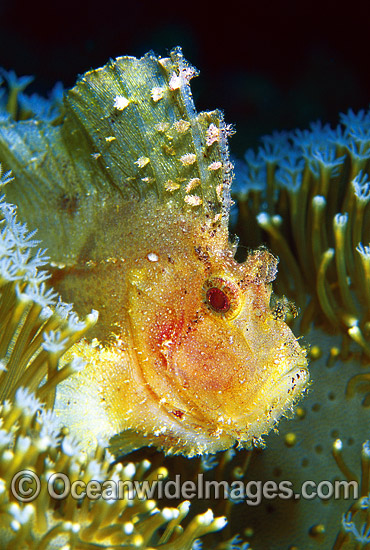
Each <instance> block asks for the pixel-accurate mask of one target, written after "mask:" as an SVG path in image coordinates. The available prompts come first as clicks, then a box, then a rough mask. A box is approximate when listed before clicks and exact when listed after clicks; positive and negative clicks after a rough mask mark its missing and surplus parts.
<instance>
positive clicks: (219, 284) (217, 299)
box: [203, 277, 241, 318]
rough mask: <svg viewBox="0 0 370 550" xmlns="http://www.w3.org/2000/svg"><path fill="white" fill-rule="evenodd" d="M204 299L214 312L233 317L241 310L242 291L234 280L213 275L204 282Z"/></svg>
mask: <svg viewBox="0 0 370 550" xmlns="http://www.w3.org/2000/svg"><path fill="white" fill-rule="evenodd" d="M203 301H204V303H205V305H206V306H207V307H208V309H210V310H211V311H212V312H214V313H216V314H218V315H220V316H222V317H227V318H232V317H235V316H236V315H237V314H238V313H239V311H240V306H241V291H240V288H239V287H238V286H237V285H236V284H235V283H234V282H232V281H229V280H226V279H224V278H223V277H211V278H209V279H207V280H206V281H205V283H204V286H203Z"/></svg>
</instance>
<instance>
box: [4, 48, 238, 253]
mask: <svg viewBox="0 0 370 550" xmlns="http://www.w3.org/2000/svg"><path fill="white" fill-rule="evenodd" d="M195 75H196V71H195V69H194V68H193V67H191V66H190V65H189V64H188V63H187V62H186V61H185V59H184V58H183V56H182V53H181V50H180V49H179V48H177V49H175V50H173V51H172V52H171V54H170V57H168V58H160V57H156V56H155V55H154V54H152V53H149V54H147V55H145V56H144V57H142V58H141V59H136V58H134V57H120V58H117V59H116V60H112V61H110V62H109V63H108V64H107V65H106V66H104V67H102V68H100V69H96V70H92V71H89V72H87V73H86V74H85V75H83V76H82V77H81V78H80V79H79V81H78V82H77V84H76V85H75V86H74V87H73V88H72V89H71V90H70V91H69V92H67V93H66V95H65V98H64V113H63V116H61V117H60V119H59V120H58V121H57V122H54V123H53V122H50V121H44V120H37V119H31V120H26V121H19V122H14V121H7V122H3V123H2V124H1V125H0V161H1V162H3V163H4V164H5V167H6V168H7V169H12V170H13V174H14V176H15V178H16V179H15V182H12V183H11V184H9V185H8V186H7V187H6V189H5V194H6V196H7V199H8V200H10V201H12V202H14V203H16V204H17V205H18V209H19V215H20V216H21V217H22V218H23V219H24V220H25V221H26V222H27V223H28V224H29V226H30V227H38V229H39V231H38V236H39V237H40V238H41V239H42V241H43V243H44V245H45V246H47V247H48V248H49V250H50V252H51V254H52V257H53V260H55V261H56V262H64V261H65V262H66V263H67V264H68V263H73V261H74V260H75V259H76V258H77V257H78V256H79V254H80V252H81V250H82V249H83V248H84V246H85V241H86V236H88V235H90V234H91V233H92V232H94V226H95V224H96V223H99V218H100V216H101V211H102V209H104V208H106V209H107V208H109V203H111V204H114V205H119V204H124V203H125V201H127V200H132V199H135V200H137V199H140V200H142V199H145V198H146V197H147V196H151V197H156V198H157V200H158V201H162V202H164V203H166V202H168V203H171V207H172V208H174V209H179V210H181V211H183V212H187V211H190V212H191V215H192V216H200V217H201V218H204V219H206V218H207V219H211V220H213V221H215V220H217V223H218V224H221V225H222V226H223V227H224V229H225V231H227V223H228V215H229V209H230V183H231V164H230V162H229V158H228V147H227V133H228V129H227V127H226V126H225V123H224V121H223V116H222V114H221V113H220V112H219V111H212V112H201V113H199V114H198V113H197V112H196V110H195V107H194V103H193V100H192V95H191V90H190V85H189V81H190V79H191V78H192V77H193V76H195ZM107 205H108V206H107ZM54 229H55V230H54Z"/></svg>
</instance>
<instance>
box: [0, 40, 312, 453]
mask: <svg viewBox="0 0 370 550" xmlns="http://www.w3.org/2000/svg"><path fill="white" fill-rule="evenodd" d="M195 75H196V70H195V69H194V68H193V67H191V66H190V65H189V64H188V63H187V62H186V60H185V59H184V58H183V56H182V53H181V50H180V49H175V50H173V51H172V52H171V53H170V56H169V57H167V58H161V57H157V56H155V55H154V54H152V53H149V54H147V55H146V56H144V57H143V58H141V59H136V58H133V57H121V58H117V59H116V60H112V61H111V62H109V63H108V64H107V65H106V66H105V67H101V68H99V69H96V70H93V71H89V72H87V73H86V74H85V75H83V76H82V77H81V78H80V79H79V81H78V82H77V84H76V86H74V87H73V88H72V89H71V90H70V91H69V92H68V93H67V94H66V95H65V98H64V105H63V109H62V112H61V113H60V117H58V118H57V119H56V120H55V121H53V122H50V121H48V120H46V121H44V120H37V119H30V120H27V121H19V122H10V123H9V124H3V125H2V126H1V127H0V160H3V161H4V162H5V163H6V166H7V167H9V168H12V169H13V170H14V174H15V176H16V185H14V186H9V187H8V190H7V191H6V193H7V199H8V200H9V201H11V202H14V203H15V204H17V206H18V209H19V213H20V215H21V217H22V219H24V221H27V223H28V224H29V226H30V227H38V230H39V231H38V237H39V238H40V239H42V242H43V246H45V247H47V248H48V253H49V254H50V257H51V260H52V267H53V268H54V274H53V280H52V284H53V286H55V287H56V289H58V290H59V291H60V292H61V295H62V297H63V299H64V300H67V301H70V302H73V303H74V304H75V307H76V308H77V310H78V312H79V313H81V314H86V313H89V312H90V311H91V308H95V309H97V310H98V311H99V314H100V318H99V321H98V323H97V325H96V328H95V329H94V332H93V333H92V334H91V335H90V337H91V339H92V338H94V337H96V338H97V339H98V340H99V341H100V342H101V343H100V344H97V345H95V343H94V346H90V345H89V344H88V343H85V344H83V343H82V344H80V345H79V346H77V348H76V350H74V351H77V353H79V354H80V355H82V356H84V357H85V358H86V360H87V366H86V368H85V370H84V371H83V372H82V373H80V374H78V375H76V376H75V377H74V378H73V379H71V380H67V381H66V382H65V383H64V384H63V386H62V387H61V389H60V391H59V392H58V395H57V401H56V410H57V412H58V414H59V415H60V417H61V421H62V422H63V423H64V424H66V425H67V426H68V427H70V429H71V431H72V432H73V433H75V434H76V435H77V436H79V437H82V438H83V439H84V440H85V443H86V445H87V446H90V447H93V446H94V439H96V438H97V437H100V436H103V437H105V438H106V439H110V440H111V443H112V448H113V449H114V450H115V452H120V451H128V450H132V449H134V448H137V447H140V446H143V445H148V444H153V445H156V446H157V447H159V448H163V449H164V450H165V451H166V452H168V453H184V454H186V455H188V456H191V455H194V454H202V453H209V452H215V451H218V450H221V449H227V448H229V447H230V446H232V445H233V444H234V443H235V442H239V443H240V445H245V446H250V445H252V444H253V443H255V442H258V441H259V440H260V438H261V436H262V435H263V434H266V433H267V432H268V431H269V430H270V429H271V428H273V427H274V426H275V425H276V423H277V421H278V419H279V418H280V417H281V415H282V414H283V413H284V412H286V411H288V410H290V409H291V408H292V406H293V403H294V402H295V400H296V399H297V398H298V397H299V396H300V395H301V393H302V392H303V390H304V388H305V387H306V385H307V381H308V372H307V369H306V366H307V362H306V357H305V351H304V350H302V349H301V348H300V346H299V344H298V342H297V340H296V339H295V337H294V335H293V334H292V332H291V330H290V329H289V327H288V326H287V325H286V324H285V322H284V314H281V308H275V306H274V308H273V310H271V309H270V295H271V286H270V285H271V282H272V281H273V279H274V278H275V275H276V263H277V260H276V259H275V258H274V257H273V256H272V255H271V254H270V253H269V252H268V251H266V250H263V249H261V250H257V251H255V252H253V253H251V254H250V255H249V256H248V259H247V260H246V262H245V263H244V264H238V263H237V262H236V261H235V260H234V251H235V246H233V245H231V244H230V243H229V235H228V219H229V211H230V205H231V199H230V185H231V181H232V165H231V163H230V161H229V155H228V144H227V139H228V136H229V135H230V128H229V126H228V125H226V124H225V123H224V120H223V116H222V113H221V112H219V111H206V112H201V113H197V111H196V109H195V106H194V103H193V100H192V95H191V89H190V80H191V78H193V76H195ZM30 205H32V208H31V207H30ZM71 353H73V352H71ZM67 360H68V357H67ZM117 434H119V435H117ZM113 436H114V437H113ZM112 437H113V439H111V438H112Z"/></svg>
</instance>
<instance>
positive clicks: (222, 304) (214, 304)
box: [206, 287, 230, 313]
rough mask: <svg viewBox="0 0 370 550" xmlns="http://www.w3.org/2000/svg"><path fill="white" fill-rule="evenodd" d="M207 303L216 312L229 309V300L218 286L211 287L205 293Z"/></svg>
mask: <svg viewBox="0 0 370 550" xmlns="http://www.w3.org/2000/svg"><path fill="white" fill-rule="evenodd" d="M206 299H207V303H208V304H209V305H210V306H211V308H212V309H213V310H214V311H217V312H218V313H222V312H226V311H229V309H230V300H229V298H228V296H227V295H226V294H225V292H223V291H222V290H221V289H220V288H217V287H212V288H209V289H208V290H207V293H206Z"/></svg>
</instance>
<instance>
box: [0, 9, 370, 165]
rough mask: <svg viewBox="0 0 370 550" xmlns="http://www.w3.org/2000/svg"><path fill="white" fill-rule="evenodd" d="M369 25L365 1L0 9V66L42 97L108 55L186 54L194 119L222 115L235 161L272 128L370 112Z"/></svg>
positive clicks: (99, 63)
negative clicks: (28, 77) (178, 49)
mask: <svg viewBox="0 0 370 550" xmlns="http://www.w3.org/2000/svg"><path fill="white" fill-rule="evenodd" d="M369 20H370V18H369V9H368V8H367V4H365V3H364V4H363V5H360V4H350V3H347V4H345V7H344V8H340V7H339V6H338V4H337V5H334V4H333V7H332V8H328V7H325V6H324V5H323V4H321V5H320V4H319V3H312V2H311V3H310V4H307V3H302V2H291V3H290V2H284V3H278V2H260V3H256V2H223V3H221V4H219V3H217V4H216V3H212V2H202V1H199V2H198V3H195V2H183V1H182V2H180V1H178V2H158V1H157V2H156V1H151V2H149V1H143V0H137V1H134V0H133V1H131V2H127V1H124V0H121V1H118V0H112V1H109V0H108V1H104V0H103V1H101V2H95V3H94V2H90V3H88V2H85V1H84V2H78V1H77V0H76V1H74V2H72V1H70V0H68V1H64V2H52V1H50V2H48V3H44V2H37V1H35V2H31V1H29V2H21V1H20V0H0V65H2V66H3V67H5V68H6V69H11V68H13V69H14V70H15V71H16V73H17V74H18V75H22V74H33V75H35V76H36V79H35V82H34V83H33V84H32V85H31V86H30V88H29V90H30V91H38V92H39V93H43V94H46V92H47V90H49V89H50V88H51V87H52V86H53V84H54V83H55V82H56V81H57V80H61V81H62V82H63V84H64V85H65V86H66V87H70V86H72V85H73V84H74V82H75V79H76V76H77V75H78V74H81V73H83V72H84V71H86V70H88V69H90V68H95V67H98V66H101V65H103V64H104V63H106V61H107V60H108V59H109V58H111V57H116V56H118V55H135V56H141V55H143V54H144V53H145V52H147V51H148V50H150V49H153V50H154V51H155V52H156V53H158V54H160V55H165V54H166V52H168V51H169V50H170V49H171V48H172V47H174V46H177V45H181V46H182V47H183V51H184V55H185V57H186V58H187V59H188V60H189V61H190V62H191V63H192V64H193V65H195V66H196V67H197V68H198V69H200V71H201V73H200V77H198V78H197V79H196V80H194V81H193V84H192V88H193V93H194V99H195V102H196V105H197V108H198V110H203V109H213V108H221V109H223V110H224V112H225V118H226V121H227V122H230V123H233V124H234V126H235V129H236V130H237V133H236V135H235V136H234V137H233V138H232V142H231V148H232V151H233V152H234V154H237V155H239V156H240V155H242V153H243V152H244V150H245V149H246V148H247V147H248V146H251V145H254V144H255V143H256V140H257V138H258V136H260V135H263V134H266V133H270V132H272V131H273V130H275V129H276V130H280V129H284V128H287V129H289V128H295V127H301V128H302V127H305V126H307V125H308V124H309V122H310V121H313V120H317V119H318V118H320V119H322V120H323V121H328V122H332V123H333V124H334V123H336V122H337V119H338V112H339V111H345V110H347V109H348V108H349V107H352V108H353V109H354V110H358V109H360V108H367V107H368V104H369V100H370V80H369V76H368V75H369V58H370V33H369V27H370V25H369Z"/></svg>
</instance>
